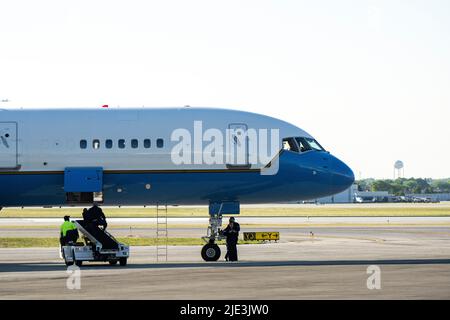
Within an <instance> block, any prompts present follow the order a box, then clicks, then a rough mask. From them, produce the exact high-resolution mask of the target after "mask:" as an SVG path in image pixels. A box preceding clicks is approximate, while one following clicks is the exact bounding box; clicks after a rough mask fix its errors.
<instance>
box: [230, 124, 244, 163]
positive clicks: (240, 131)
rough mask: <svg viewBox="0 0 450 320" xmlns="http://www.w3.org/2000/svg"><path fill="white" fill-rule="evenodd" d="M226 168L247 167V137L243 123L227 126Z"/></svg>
mask: <svg viewBox="0 0 450 320" xmlns="http://www.w3.org/2000/svg"><path fill="white" fill-rule="evenodd" d="M227 141H228V143H227V144H228V146H227V147H228V150H227V154H228V159H227V167H248V166H249V159H248V136H247V125H246V124H245V123H233V124H230V125H228V138H227Z"/></svg>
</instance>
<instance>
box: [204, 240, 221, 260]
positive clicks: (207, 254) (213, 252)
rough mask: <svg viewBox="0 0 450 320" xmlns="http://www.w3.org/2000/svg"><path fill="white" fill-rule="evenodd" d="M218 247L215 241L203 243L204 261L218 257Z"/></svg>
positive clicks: (217, 258)
mask: <svg viewBox="0 0 450 320" xmlns="http://www.w3.org/2000/svg"><path fill="white" fill-rule="evenodd" d="M220 253H221V252H220V248H219V246H218V245H217V244H215V243H208V244H205V245H204V246H203V248H202V258H203V260H205V261H217V260H219V258H220Z"/></svg>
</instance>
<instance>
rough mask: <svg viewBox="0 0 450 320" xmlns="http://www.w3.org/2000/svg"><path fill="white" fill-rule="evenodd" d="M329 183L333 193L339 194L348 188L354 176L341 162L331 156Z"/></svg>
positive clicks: (353, 180)
mask: <svg viewBox="0 0 450 320" xmlns="http://www.w3.org/2000/svg"><path fill="white" fill-rule="evenodd" d="M330 160H331V166H330V169H331V170H330V173H331V183H332V188H333V190H334V192H336V193H339V192H341V191H344V190H345V189H347V188H348V187H350V186H351V185H352V184H353V182H355V175H354V174H353V171H352V169H350V168H349V166H347V165H346V164H345V163H344V162H343V161H341V160H339V159H338V158H336V157H334V156H331V155H330Z"/></svg>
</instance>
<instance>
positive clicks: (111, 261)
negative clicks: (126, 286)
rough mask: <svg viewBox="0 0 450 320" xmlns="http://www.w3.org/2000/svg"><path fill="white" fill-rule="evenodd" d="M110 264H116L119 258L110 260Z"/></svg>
mask: <svg viewBox="0 0 450 320" xmlns="http://www.w3.org/2000/svg"><path fill="white" fill-rule="evenodd" d="M109 264H110V265H112V266H115V265H116V264H117V260H110V261H109Z"/></svg>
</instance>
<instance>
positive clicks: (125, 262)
mask: <svg viewBox="0 0 450 320" xmlns="http://www.w3.org/2000/svg"><path fill="white" fill-rule="evenodd" d="M119 263H120V265H121V266H122V267H124V266H126V265H127V258H120V259H119Z"/></svg>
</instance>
